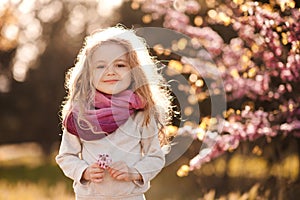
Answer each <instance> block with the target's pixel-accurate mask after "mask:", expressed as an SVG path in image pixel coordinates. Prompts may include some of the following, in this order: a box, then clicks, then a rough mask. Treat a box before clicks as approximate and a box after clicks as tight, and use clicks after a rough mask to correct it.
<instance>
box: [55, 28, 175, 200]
mask: <svg viewBox="0 0 300 200" xmlns="http://www.w3.org/2000/svg"><path fill="white" fill-rule="evenodd" d="M157 70H158V69H157V66H156V64H155V62H154V61H153V59H152V58H151V57H150V55H149V52H148V50H147V47H146V45H145V42H144V41H143V40H142V38H140V37H138V36H137V35H136V34H135V32H134V31H133V30H129V29H126V28H123V27H121V26H116V27H111V28H107V29H104V30H101V31H96V32H94V33H92V34H91V35H90V36H88V37H87V38H86V40H85V45H84V46H83V48H82V49H81V51H80V53H79V55H78V57H77V62H76V64H75V66H74V67H73V68H72V69H71V70H70V71H69V73H68V74H67V76H66V88H67V89H68V95H67V98H66V101H65V102H64V103H63V106H62V122H63V123H62V124H63V135H62V141H61V146H60V149H59V154H58V155H57V156H56V162H57V163H58V165H59V166H60V167H61V169H62V170H63V172H64V174H65V175H66V176H67V177H69V178H71V179H73V180H74V183H73V187H74V191H75V196H76V199H105V200H107V199H122V200H131V199H132V200H135V199H136V200H138V199H145V197H144V193H145V192H146V191H147V190H148V189H149V187H150V184H149V181H150V180H151V179H153V178H154V177H155V176H156V175H157V174H158V173H159V172H160V170H161V169H162V167H163V166H164V163H165V157H164V153H163V152H162V150H161V146H162V145H166V144H168V141H167V138H166V135H165V133H164V126H165V125H166V124H167V123H168V122H169V121H170V116H171V110H172V108H171V99H170V95H169V92H168V90H167V88H166V85H165V84H164V80H163V78H162V76H161V75H160V74H159V73H158V72H157Z"/></svg>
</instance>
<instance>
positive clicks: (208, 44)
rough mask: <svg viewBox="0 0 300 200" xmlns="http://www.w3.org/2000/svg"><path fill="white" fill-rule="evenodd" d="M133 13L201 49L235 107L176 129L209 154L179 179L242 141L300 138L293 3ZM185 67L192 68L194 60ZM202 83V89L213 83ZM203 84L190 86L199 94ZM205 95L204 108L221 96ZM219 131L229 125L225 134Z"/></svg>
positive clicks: (164, 4) (298, 45) (171, 5)
mask: <svg viewBox="0 0 300 200" xmlns="http://www.w3.org/2000/svg"><path fill="white" fill-rule="evenodd" d="M131 7H132V8H133V9H138V8H141V9H142V10H143V11H144V12H145V13H146V14H145V15H144V17H143V21H144V22H145V23H149V22H151V21H153V20H157V19H162V20H163V26H164V27H165V28H168V29H172V30H175V31H178V32H181V33H183V34H185V35H187V36H188V37H190V38H191V40H192V41H196V42H198V43H200V44H201V45H202V46H203V47H204V48H205V49H206V50H207V52H208V53H209V55H207V56H211V57H212V58H213V60H214V61H215V64H216V66H217V67H218V70H219V72H220V73H221V77H222V79H223V83H224V90H225V93H226V99H227V110H226V111H225V112H224V113H223V116H221V117H220V116H219V117H218V116H203V117H201V120H200V124H198V125H197V126H194V127H192V128H191V127H189V126H183V127H181V128H179V129H178V130H177V129H174V128H173V129H172V130H173V131H174V130H175V132H176V133H177V134H179V135H180V134H190V135H192V136H193V138H195V139H199V140H201V141H202V146H204V148H201V149H200V151H199V154H198V155H196V156H195V157H194V158H193V159H191V160H190V163H189V166H185V167H184V168H181V171H182V172H181V173H179V174H184V171H185V170H187V171H189V170H194V169H199V168H200V167H201V166H202V165H203V164H204V163H207V162H210V161H211V160H212V159H213V158H216V157H218V156H220V155H222V154H223V153H224V152H227V151H232V150H234V149H236V148H237V147H238V146H239V144H240V143H241V142H242V141H255V140H256V139H258V138H261V137H266V138H269V139H271V138H273V137H275V136H277V135H293V136H295V137H299V136H300V108H299V102H300V95H299V89H300V84H299V82H300V23H299V18H300V11H299V5H296V3H295V2H294V1H293V0H276V1H270V2H267V3H259V2H252V1H247V0H245V1H243V0H234V1H229V0H224V1H216V0H206V1H196V0H177V1H171V0H149V1H132V4H131ZM220 27H221V28H220ZM218 28H219V29H218ZM228 32H231V36H230V37H229V38H228V36H227V35H226V34H227V33H228ZM225 40H226V41H225ZM175 51H176V50H175ZM179 60H180V62H181V64H183V65H184V64H187V62H186V61H187V59H186V58H184V57H181V59H179ZM170 63H172V62H170ZM170 63H169V66H168V67H172V66H171V64H170ZM193 64H194V65H197V63H193ZM190 76H194V74H193V72H190ZM197 76H198V79H197V78H196V79H197V80H200V81H201V80H202V81H203V80H205V78H206V77H205V76H206V74H198V75H197ZM197 80H194V81H191V79H189V81H190V84H191V85H193V86H195V83H196V82H197ZM203 85H204V84H200V85H199V84H198V85H197V84H196V87H198V91H202V90H204V86H203ZM206 85H207V87H208V88H212V87H214V86H213V85H209V83H206ZM201 87H202V88H201ZM217 91H218V90H217ZM218 92H219V91H218ZM218 92H217V93H218ZM202 94H203V93H201V92H200V93H198V94H197V97H198V101H199V102H200V104H201V102H202V101H203V100H204V99H206V98H210V97H211V96H212V95H217V94H215V93H214V92H213V93H210V94H209V95H206V96H204V97H203V95H202ZM205 94H207V93H205ZM214 124H219V125H220V124H221V125H222V129H221V131H220V130H219V131H218V130H217V129H216V128H214V127H215V126H213V125H214Z"/></svg>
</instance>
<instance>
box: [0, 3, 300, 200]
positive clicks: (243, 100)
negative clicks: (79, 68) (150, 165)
mask: <svg viewBox="0 0 300 200" xmlns="http://www.w3.org/2000/svg"><path fill="white" fill-rule="evenodd" d="M299 19H300V10H299V3H297V2H296V1H293V0H269V1H268V0H261V1H258V2H254V1H248V0H233V1H231V0H230V1H229V0H177V1H176V0H132V1H129V0H115V1H109V0H1V2H0V199H5V200H7V199H20V196H21V197H22V199H24V200H26V199H74V195H73V191H72V181H71V180H69V179H68V178H66V177H65V176H64V175H63V174H62V172H61V170H60V169H59V168H58V166H57V165H56V163H55V161H54V157H55V155H56V154H57V151H58V147H59V142H60V139H61V133H62V131H61V124H60V121H59V111H60V104H61V102H62V101H63V100H64V96H65V95H66V91H65V88H64V78H65V74H66V72H67V70H68V69H69V68H70V67H72V66H73V65H74V63H75V61H76V56H77V54H78V52H79V50H80V48H81V46H82V44H83V39H84V37H85V36H86V35H87V34H89V33H90V32H91V31H93V30H94V29H96V28H105V27H108V26H114V25H116V24H117V23H121V24H124V25H125V26H126V27H129V28H131V27H133V28H136V29H138V28H142V27H160V28H167V29H169V30H173V31H176V32H177V33H181V34H184V35H182V37H180V35H179V36H178V37H177V38H173V39H172V40H171V41H170V42H169V43H170V44H164V43H163V42H161V41H162V40H161V38H159V36H158V35H151V37H150V36H149V38H146V40H148V39H149V40H151V41H147V42H149V43H151V46H150V48H149V50H150V51H151V53H152V55H153V56H155V57H156V58H157V59H158V60H160V61H161V63H162V64H163V65H164V66H165V67H164V68H163V69H162V72H163V73H164V75H165V78H166V79H167V80H179V77H184V80H183V81H176V82H172V83H170V85H171V89H172V90H173V91H176V92H175V93H180V94H184V96H185V97H186V98H185V99H184V101H185V102H183V100H182V99H175V100H174V104H175V105H178V111H179V112H180V116H177V117H175V118H174V120H173V124H172V125H171V126H169V127H168V133H169V134H170V137H171V138H173V142H174V144H175V145H174V149H175V150H176V146H177V147H180V146H183V149H185V147H187V148H186V151H184V153H183V154H182V155H181V154H180V155H181V156H180V157H178V159H177V157H176V160H175V161H174V162H171V163H170V164H169V165H168V166H166V167H165V168H164V169H163V170H162V172H161V173H160V174H159V176H157V177H156V178H155V179H154V180H153V181H152V186H151V189H150V190H149V191H148V192H147V193H146V197H147V198H148V199H150V200H151V199H162V200H171V199H172V200H173V199H174V200H181V199H188V200H191V199H205V200H207V199H230V200H234V199H298V197H299V195H300V179H299V152H300V140H299V136H300V108H299V102H300V95H299V88H300V86H299V85H300V84H299V82H300V50H299V49H300V24H299ZM140 34H141V35H143V34H144V35H145V33H140ZM156 39H157V43H155V41H156ZM168 40H169V39H168ZM203 50H205V51H203ZM199 58H201V59H199ZM201 67H204V68H205V69H218V74H219V76H220V77H221V79H222V81H221V82H220V80H219V79H216V78H215V74H214V73H199V70H195V69H200V68H201ZM200 71H201V70H200ZM208 71H209V70H208ZM214 98H219V99H221V100H222V101H224V102H226V107H224V108H223V109H224V110H222V112H221V113H214V112H213V108H212V105H213V99H214ZM180 117H181V118H180ZM180 119H185V120H184V123H182V122H181V121H180ZM220 124H221V125H222V129H221V130H219V128H218V127H219V125H220ZM206 147H210V150H209V151H207V149H208V148H206ZM175 154H176V152H175V153H174V152H173V151H171V153H170V154H169V155H167V158H168V159H170V160H172V159H174V158H173V157H172V156H174V155H175Z"/></svg>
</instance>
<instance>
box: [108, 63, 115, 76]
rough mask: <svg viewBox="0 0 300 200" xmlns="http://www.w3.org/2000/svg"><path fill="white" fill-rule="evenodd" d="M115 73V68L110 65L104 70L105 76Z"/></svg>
mask: <svg viewBox="0 0 300 200" xmlns="http://www.w3.org/2000/svg"><path fill="white" fill-rule="evenodd" d="M115 73H116V72H115V68H114V65H113V64H111V65H108V66H107V68H106V74H107V75H114V74H115Z"/></svg>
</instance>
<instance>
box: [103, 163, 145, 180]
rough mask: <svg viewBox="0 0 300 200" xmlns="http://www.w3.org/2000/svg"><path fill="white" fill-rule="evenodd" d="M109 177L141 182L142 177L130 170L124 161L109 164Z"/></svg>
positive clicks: (134, 170) (132, 169)
mask: <svg viewBox="0 0 300 200" xmlns="http://www.w3.org/2000/svg"><path fill="white" fill-rule="evenodd" d="M108 172H109V174H110V176H111V177H113V178H115V179H117V180H120V181H121V180H122V181H134V180H141V179H142V176H141V175H140V174H139V173H138V171H137V170H136V169H134V168H130V167H128V166H127V164H126V163H125V162H124V161H118V162H114V163H112V164H111V166H110V167H109V168H108Z"/></svg>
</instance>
